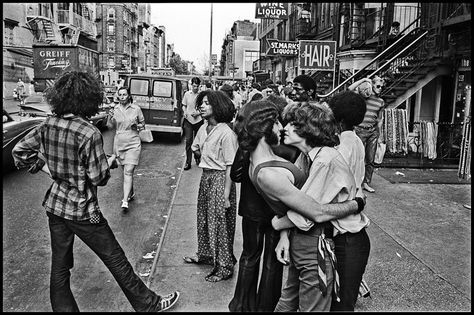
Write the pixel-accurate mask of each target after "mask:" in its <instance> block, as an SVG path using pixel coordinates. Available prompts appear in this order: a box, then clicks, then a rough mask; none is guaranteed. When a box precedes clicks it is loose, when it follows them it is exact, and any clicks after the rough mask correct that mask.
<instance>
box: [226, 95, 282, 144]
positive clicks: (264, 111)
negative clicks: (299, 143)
mask: <svg viewBox="0 0 474 315" xmlns="http://www.w3.org/2000/svg"><path fill="white" fill-rule="evenodd" d="M278 117H279V113H278V108H277V107H276V105H275V104H273V103H272V102H270V101H268V100H259V101H253V102H250V103H248V104H246V105H245V106H244V107H242V109H241V110H240V111H239V114H238V115H237V118H236V120H235V124H234V131H235V133H236V134H237V140H238V142H239V146H240V147H241V148H242V150H245V151H250V152H252V151H253V150H255V148H256V147H257V145H258V142H259V141H260V139H261V138H263V137H265V139H266V141H267V143H268V144H269V145H275V144H277V143H278V135H275V133H274V132H273V126H274V124H275V122H277V120H278Z"/></svg>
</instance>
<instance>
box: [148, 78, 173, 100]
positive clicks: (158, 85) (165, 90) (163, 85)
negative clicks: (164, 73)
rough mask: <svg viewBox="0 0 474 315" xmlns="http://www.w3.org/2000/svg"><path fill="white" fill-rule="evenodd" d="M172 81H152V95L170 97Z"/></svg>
mask: <svg viewBox="0 0 474 315" xmlns="http://www.w3.org/2000/svg"><path fill="white" fill-rule="evenodd" d="M172 91H173V83H172V82H170V81H154V82H153V96H158V97H172V94H171V93H172Z"/></svg>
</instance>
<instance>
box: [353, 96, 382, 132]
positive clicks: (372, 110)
mask: <svg viewBox="0 0 474 315" xmlns="http://www.w3.org/2000/svg"><path fill="white" fill-rule="evenodd" d="M365 104H366V105H367V110H366V112H365V116H364V120H363V121H362V122H361V123H360V125H359V126H361V127H365V128H367V127H375V126H377V120H378V115H379V112H380V111H381V110H382V109H383V108H384V107H385V102H384V101H383V99H381V98H380V97H378V96H376V95H371V96H369V97H368V98H367V99H366V100H365Z"/></svg>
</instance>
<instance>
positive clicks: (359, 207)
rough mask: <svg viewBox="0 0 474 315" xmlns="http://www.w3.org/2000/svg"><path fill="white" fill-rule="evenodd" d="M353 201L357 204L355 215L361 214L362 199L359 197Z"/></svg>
mask: <svg viewBox="0 0 474 315" xmlns="http://www.w3.org/2000/svg"><path fill="white" fill-rule="evenodd" d="M354 200H355V201H356V202H357V212H356V213H361V212H362V210H364V207H365V203H364V199H362V198H361V197H355V198H354Z"/></svg>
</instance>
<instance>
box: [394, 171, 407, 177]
mask: <svg viewBox="0 0 474 315" xmlns="http://www.w3.org/2000/svg"><path fill="white" fill-rule="evenodd" d="M395 175H400V176H403V177H405V174H403V173H402V172H399V171H396V172H395Z"/></svg>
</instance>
